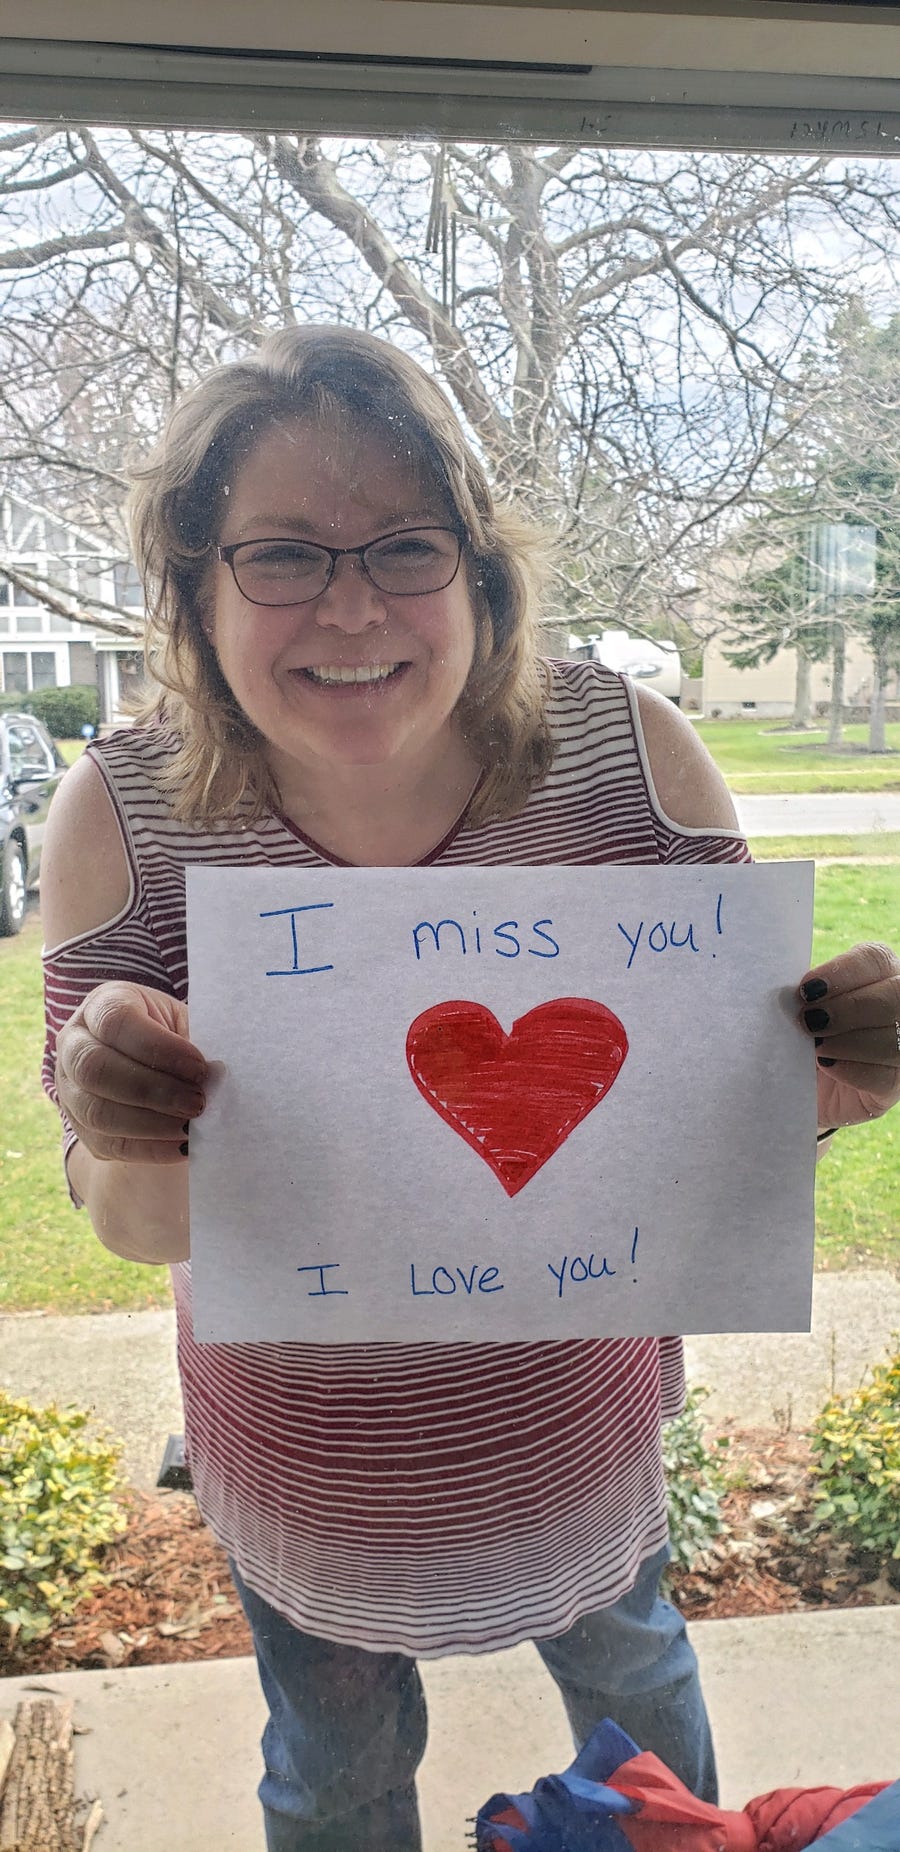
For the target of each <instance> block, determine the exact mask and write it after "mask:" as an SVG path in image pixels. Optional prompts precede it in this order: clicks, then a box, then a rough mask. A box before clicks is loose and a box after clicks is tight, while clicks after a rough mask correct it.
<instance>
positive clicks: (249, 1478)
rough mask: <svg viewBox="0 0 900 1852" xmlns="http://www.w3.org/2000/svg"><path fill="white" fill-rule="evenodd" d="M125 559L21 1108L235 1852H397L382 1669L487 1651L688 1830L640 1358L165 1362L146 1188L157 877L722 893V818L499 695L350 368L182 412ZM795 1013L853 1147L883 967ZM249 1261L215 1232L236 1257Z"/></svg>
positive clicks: (178, 1055)
mask: <svg viewBox="0 0 900 1852" xmlns="http://www.w3.org/2000/svg"><path fill="white" fill-rule="evenodd" d="M133 522H134V533H135V540H136V552H137V557H138V561H139V563H140V565H141V567H142V570H143V572H144V575H145V580H146V584H147V593H148V606H149V611H150V625H149V659H150V663H151V666H152V668H153V670H154V672H155V675H156V677H157V683H158V686H157V690H156V693H155V695H154V699H153V701H152V704H151V705H150V707H149V708H148V711H147V713H146V715H145V717H144V719H143V721H142V723H141V724H139V725H138V726H137V727H135V728H134V729H132V730H130V731H125V732H122V733H120V734H118V735H115V736H113V737H112V738H110V739H107V740H104V741H102V742H99V743H97V744H95V745H92V746H91V747H90V748H89V749H88V752H87V753H86V754H85V755H84V757H83V758H82V759H81V760H80V761H79V764H78V766H77V767H75V768H74V770H73V772H72V773H71V774H70V775H69V776H68V777H67V779H66V780H65V782H64V784H63V786H62V788H61V794H60V799H59V800H58V802H57V805H56V806H55V810H54V815H53V818H52V819H51V823H52V828H51V837H50V840H49V841H48V846H47V856H48V865H47V875H46V880H45V892H44V900H43V910H44V924H45V930H46V936H47V941H48V947H49V949H48V951H47V954H46V958H45V968H46V981H47V999H48V1040H47V1057H46V1082H47V1086H48V1088H49V1090H50V1091H51V1093H53V1095H54V1096H55V1097H56V1098H57V1099H58V1101H59V1103H60V1106H61V1107H62V1109H63V1115H64V1120H65V1124H66V1146H67V1152H68V1167H69V1177H70V1181H71V1184H72V1187H73V1191H74V1193H75V1195H76V1198H77V1199H78V1200H80V1201H82V1202H83V1203H84V1204H86V1206H87V1208H88V1210H89V1213H90V1216H91V1219H92V1221H93V1223H94V1226H95V1228H96V1230H97V1233H98V1235H99V1236H100V1238H101V1240H103V1241H104V1242H105V1243H106V1244H107V1245H108V1246H109V1247H111V1248H112V1249H113V1250H114V1251H116V1252H118V1253H120V1254H123V1255H125V1256H126V1257H128V1258H132V1259H143V1260H156V1261H169V1262H171V1263H173V1267H174V1284H175V1291H176V1301H177V1307H178V1323H179V1361H180V1368H181V1378H182V1386H183V1391H184V1399H185V1418H186V1434H187V1445H188V1452H189V1458H190V1464H191V1470H192V1474H193V1479H194V1484H195V1488H196V1491H197V1496H198V1500H199V1503H200V1507H201V1510H202V1511H203V1514H204V1516H205V1518H206V1519H207V1521H208V1522H209V1524H210V1526H211V1527H212V1529H213V1530H214V1532H215V1534H216V1536H217V1537H218V1538H219V1540H220V1541H221V1542H222V1543H223V1544H224V1545H225V1547H226V1548H227V1550H228V1552H229V1555H230V1557H231V1559H232V1564H233V1573H234V1577H235V1582H236V1586H237V1588H238V1590H239V1593H240V1595H241V1599H242V1601H243V1603H244V1606H245V1610H246V1612H247V1615H248V1618H249V1619H250V1622H251V1626H252V1628H253V1631H254V1638H255V1644H256V1649H257V1655H258V1659H259V1665H260V1673H261V1678H262V1682H263V1686H264V1689H265V1692H266V1696H267V1699H268V1702H269V1706H270V1711H271V1722H270V1725H269V1728H268V1730H267V1734H266V1745H265V1746H266V1756H267V1773H266V1776H265V1778H264V1780H263V1784H262V1789H261V1794H262V1798H263V1802H264V1807H265V1810H266V1826H267V1833H268V1837H269V1845H270V1847H271V1848H272V1849H273V1852H301V1849H303V1852H324V1849H325V1848H337V1847H340V1848H341V1852H355V1849H356V1848H359V1852H361V1849H362V1848H363V1847H366V1848H367V1849H371V1852H375V1849H376V1848H384V1852H388V1848H391V1852H392V1849H393V1848H394V1847H395V1846H396V1845H403V1846H404V1847H409V1848H412V1847H414V1846H416V1845H417V1844H418V1843H419V1831H418V1823H417V1815H416V1801H415V1792H414V1776H415V1769H416V1765H417V1762H418V1760H419V1757H420V1755H421V1752H422V1748H423V1745H424V1710H423V1704H422V1695H421V1688H420V1686H419V1682H418V1677H417V1673H416V1669H415V1658H416V1657H417V1656H419V1655H424V1656H438V1655H441V1654H444V1653H448V1652H453V1651H468V1652H484V1651H487V1650H491V1649H494V1648H498V1647H501V1646H507V1645H512V1644H514V1643H516V1642H518V1641H521V1640H525V1639H534V1640H535V1642H536V1643H537V1646H538V1650H539V1652H540V1653H541V1656H542V1657H543V1659H544V1662H545V1664H546V1665H547V1667H548V1669H549V1671H550V1672H551V1674H552V1676H553V1678H554V1679H555V1680H556V1682H557V1684H558V1686H559V1688H560V1691H561V1693H562V1696H563V1699H564V1702H565V1705H566V1708H567V1711H568V1714H569V1717H570V1720H571V1723H572V1727H573V1731H574V1732H575V1734H576V1736H577V1738H578V1739H579V1740H583V1739H584V1738H585V1737H586V1736H587V1735H588V1734H589V1733H590V1731H591V1729H592V1728H593V1726H594V1724H595V1723H596V1722H597V1720H598V1719H599V1718H601V1717H602V1716H604V1715H611V1716H614V1717H615V1718H616V1719H617V1721H618V1722H619V1723H620V1724H621V1725H622V1727H624V1728H626V1729H627V1730H629V1732H630V1733H631V1734H632V1735H633V1736H634V1737H635V1738H636V1739H637V1740H639V1741H640V1742H641V1743H642V1744H643V1745H644V1746H645V1747H648V1748H655V1749H656V1750H657V1752H658V1753H659V1754H660V1755H661V1756H662V1758H663V1759H664V1760H665V1761H666V1762H667V1763H668V1764H669V1766H670V1767H672V1768H673V1769H674V1770H676V1772H679V1773H680V1774H682V1775H683V1777H684V1778H685V1779H686V1780H687V1781H688V1783H689V1785H690V1786H691V1787H692V1788H693V1789H694V1790H695V1791H697V1792H698V1793H701V1794H704V1795H706V1796H708V1797H712V1795H713V1794H714V1791H715V1770H714V1762H713V1754H712V1746H711V1742H710V1735H709V1728H708V1724H707V1720H706V1714H705V1710H704V1706H703V1701H702V1697H701V1695H700V1690H699V1686H698V1682H697V1673H696V1664H695V1661H694V1656H693V1652H692V1649H691V1648H690V1646H689V1644H688V1642H687V1638H686V1635H685V1631H684V1626H683V1623H682V1621H681V1618H680V1616H679V1615H678V1614H677V1613H676V1612H675V1610H674V1609H673V1608H671V1607H670V1606H669V1605H668V1604H667V1603H665V1602H664V1601H663V1600H662V1599H661V1597H660V1595H659V1578H660V1575H661V1572H662V1569H663V1567H664V1565H665V1560H666V1544H665V1537H666V1514H665V1490H664V1484H663V1474H662V1459H661V1442H660V1422H661V1420H662V1419H664V1418H665V1417H666V1416H667V1415H670V1414H673V1413H675V1412H676V1411H677V1409H678V1408H679V1406H680V1398H681V1392H682V1386H683V1369H682V1357H681V1347H680V1344H679V1343H678V1341H677V1340H675V1339H669V1338H667V1339H662V1340H658V1339H656V1338H628V1339H620V1338H607V1339H602V1340H594V1339H591V1340H586V1341H581V1340H577V1341H558V1342H548V1343H538V1344H533V1343H529V1344H524V1343H519V1344H490V1345H470V1344H462V1343H460V1344H455V1345H454V1344H443V1343H434V1344H418V1345H416V1344H391V1345H384V1344H379V1343H378V1342H377V1341H375V1340H376V1334H373V1341H372V1342H371V1343H367V1344H364V1345H352V1344H335V1345H330V1346H321V1345H316V1344H310V1343H278V1344H229V1343H213V1344H207V1343H204V1344H199V1343H197V1342H196V1340H195V1337H194V1331H193V1323H192V1299H191V1275H190V1266H189V1254H190V1226H189V1208H188V1194H187V1166H186V1165H185V1163H184V1158H185V1156H186V1155H187V1152H188V1128H189V1125H190V1122H191V1120H192V1119H194V1118H196V1117H197V1116H198V1115H199V1114H200V1113H202V1111H203V1108H204V1104H205V1099H206V1091H207V1088H208V1084H209V1073H208V1070H207V1066H206V1062H205V1059H204V1054H203V1051H202V1050H201V1049H200V1048H198V1047H197V1046H196V1045H195V1044H194V1043H193V1042H192V1041H191V1039H190V1034H189V1025H188V1013H187V1001H188V972H187V961H186V937H185V901H184V870H185V866H186V865H187V864H189V863H193V862H201V863H224V864H239V865H240V864H243V865H245V866H251V867H254V866H255V867H260V866H263V865H282V866H290V867H313V868H322V867H323V866H325V867H327V866H329V865H334V864H335V863H340V862H346V861H354V862H359V863H362V864H368V865H371V864H377V863H380V864H383V865H410V864H414V863H422V862H427V863H429V864H436V865H448V866H450V865H454V864H456V865H459V864H466V865H468V864H475V865H489V864H496V865H500V864H510V863H512V864H516V863H518V864H527V863H529V862H531V863H541V864H548V863H549V864H552V863H557V862H559V863H568V864H574V865H578V864H581V865H596V864H600V863H604V862H606V863H613V862H631V863H643V864H645V865H648V866H656V867H659V866H660V865H661V864H668V863H672V864H677V863H681V864H684V863H697V862H713V863H717V862H718V863H726V862H738V863H741V862H745V861H747V859H748V855H747V850H746V845H745V844H744V842H743V840H742V839H741V837H740V834H739V832H738V830H737V827H736V824H735V821H734V813H733V810H732V807H731V802H730V799H729V797H728V794H727V792H726V791H725V789H724V786H723V785H722V783H721V780H720V778H719V776H718V774H717V772H716V770H715V768H714V766H713V764H712V762H711V760H710V759H709V758H708V756H707V754H706V752H705V749H704V748H703V747H702V745H701V744H700V743H699V742H698V740H697V739H696V736H695V734H694V733H693V731H692V729H691V727H690V725H689V723H688V722H687V721H685V720H684V719H683V718H682V717H681V716H680V715H679V714H678V713H677V712H676V710H675V709H673V708H671V707H670V706H669V705H668V704H667V703H666V702H664V701H662V700H661V699H660V698H659V697H654V696H652V695H647V694H643V693H637V692H636V691H635V690H633V689H631V688H630V687H629V685H628V684H627V682H625V681H624V680H623V679H622V678H621V677H619V676H618V675H616V674H614V673H613V672H611V671H609V670H607V669H604V668H603V667H601V666H600V665H599V664H596V663H592V662H576V663H549V662H546V661H543V660H542V659H541V658H540V657H539V655H538V653H537V644H536V630H535V615H536V612H537V610H538V609H539V604H538V592H537V587H538V577H537V570H536V562H537V559H538V556H539V548H538V546H537V544H536V542H535V540H534V537H533V535H532V534H531V533H530V531H529V529H528V528H527V527H526V526H525V525H524V523H523V521H522V520H521V518H520V517H519V516H518V515H517V514H516V513H515V512H514V510H512V509H507V508H504V507H503V506H501V505H500V504H498V503H496V502H495V499H494V496H493V494H492V491H491V488H490V486H489V483H488V481H487V478H486V475H485V473H484V471H483V469H482V467H481V465H480V464H479V462H478V461H477V459H476V458H475V456H474V454H473V453H472V451H471V450H470V449H469V447H468V446H467V445H466V443H465V441H464V439H463V436H462V433H461V431H460V428H459V426H458V424H457V423H456V420H455V419H454V418H453V416H452V414H451V412H450V409H449V406H448V405H447V402H446V400H445V399H444V397H443V395H442V394H441V392H440V391H439V389H438V388H437V386H436V385H435V384H434V382H433V381H431V380H429V379H428V378H427V377H426V376H425V375H424V374H423V373H422V372H421V371H420V369H419V368H418V367H416V366H415V365H414V364H413V363H412V362H411V361H409V360H408V359H406V358H405V357H404V356H402V355H401V354H399V353H397V352H396V351H395V350H394V349H392V348H391V347H389V346H387V345H386V344H385V343H383V342H381V341H378V340H375V339H373V338H372V337H369V336H367V335H362V334H358V333H352V332H350V331H348V330H342V329H331V328H324V329H319V328H315V327H307V328H304V329H295V330H291V331H289V332H285V333H283V334H280V335H278V336H275V337H273V338H272V339H270V340H268V341H267V342H265V343H264V344H263V345H262V347H261V348H260V349H259V350H258V353H257V354H256V355H255V356H251V357H250V358H249V359H247V360H244V361H240V362H236V363H234V364H232V365H230V366H227V367H224V368H221V369H219V370H218V371H217V372H216V373H214V374H212V375H211V376H210V377H209V378H208V379H207V380H206V381H203V382H201V383H200V385H199V386H198V387H196V388H195V389H194V390H193V392H192V393H190V394H189V395H188V396H187V397H186V398H185V399H184V400H183V401H182V402H181V404H180V405H179V406H177V407H176V409H175V411H174V412H173V414H172V417H171V419H170V421H169V424H168V427H167V429H166V432H165V433H164V436H163V438H162V440H161V442H160V444H159V446H158V447H157V449H156V450H155V451H154V452H153V453H152V454H151V456H150V457H149V458H148V459H147V461H146V463H145V464H144V465H143V466H142V467H141V469H140V471H139V473H138V483H137V488H136V491H135V496H134V504H133ZM423 529H424V530H426V535H430V536H431V538H426V541H425V542H424V544H423V541H422V537H421V530H423ZM435 535H437V538H435ZM247 549H249V553H248V551H246V550H247ZM288 590H289V591H290V593H291V601H290V602H282V600H283V598H284V595H285V592H286V591H288ZM260 593H262V594H264V599H263V598H261V597H260V596H259V594H260ZM273 593H274V599H275V601H274V602H273ZM88 855H90V856H91V858H92V863H93V866H94V867H95V868H96V870H97V876H96V879H95V880H94V881H93V882H92V883H91V884H87V885H86V884H85V882H84V880H83V868H84V864H85V859H86V857H87V856H88ZM540 923H541V924H547V922H546V921H544V922H540ZM806 984H807V989H806V991H805V992H804V993H803V996H800V995H798V997H797V1009H798V1012H799V1011H800V1009H801V1006H802V1003H803V1001H804V999H805V1001H807V1002H813V1001H815V1002H816V1004H817V1005H818V1006H819V1007H817V1009H816V1010H815V1011H810V1012H807V1014H808V1016H809V1017H810V1018H811V1020H809V1021H807V1022H806V1024H805V1027H806V1029H807V1032H808V1034H809V1037H810V1043H811V1044H812V1040H813V1031H814V1030H815V1032H816V1033H817V1034H818V1033H819V1030H820V1028H821V1018H822V1016H823V1015H826V1017H827V1022H826V1026H825V1035H826V1036H828V1035H830V1036H831V1037H832V1040H831V1043H830V1047H831V1050H832V1054H831V1055H829V1056H828V1058H827V1060H828V1071H827V1073H826V1072H824V1071H823V1072H822V1075H821V1083H820V1084H821V1089H822V1093H823V1097H824V1098H825V1101H826V1109H827V1114H828V1117H827V1119H826V1120H823V1123H824V1124H826V1125H828V1126H831V1125H835V1124H842V1123H850V1122H852V1121H853V1120H854V1119H857V1118H862V1117H867V1116H871V1115H872V1114H873V1113H875V1112H878V1111H883V1110H884V1109H885V1108H886V1107H887V1105H888V1104H889V1103H890V1101H891V1099H892V1098H894V1097H895V1095H896V1092H897V1090H898V1085H900V1077H898V1059H897V1050H896V1047H895V1045H894V1042H893V1039H892V1038H891V1039H890V1040H889V1038H888V1032H887V1024H888V1023H891V1024H892V1023H893V1019H894V1016H895V1014H896V1012H897V1007H898V992H900V980H898V978H897V975H896V961H892V960H891V958H890V955H889V954H887V953H885V952H884V951H883V950H882V949H880V948H857V950H856V952H855V953H853V954H849V955H848V956H847V957H846V958H844V959H840V958H838V959H835V960H833V961H832V963H831V964H830V965H829V966H828V967H826V968H825V969H824V970H823V972H821V973H809V974H808V976H807V980H806ZM823 998H825V999H826V1003H827V1009H825V1008H823V1007H822V999H823ZM810 1058H811V1059H812V1046H811V1047H810ZM335 1113H336V1121H335V1123H336V1131H335V1161H339V1152H340V1138H341V1137H342V1136H343V1128H342V1127H341V1123H340V1109H339V1106H338V1104H337V1102H336V1103H335ZM301 1150H302V1141H301ZM422 1187H423V1189H426V1190H427V1189H428V1187H429V1184H428V1179H427V1178H425V1179H423V1185H422ZM259 1213H260V1214H265V1204H264V1202H263V1203H261V1204H260V1205H259ZM388 1232H389V1231H388V1230H386V1231H385V1234H386V1236H387V1234H388ZM253 1237H254V1227H253V1215H248V1224H247V1229H246V1239H247V1252H248V1256H249V1255H250V1254H251V1253H252V1247H253ZM486 1532H489V1538H488V1537H487V1536H486Z"/></svg>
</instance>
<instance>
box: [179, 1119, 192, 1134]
mask: <svg viewBox="0 0 900 1852" xmlns="http://www.w3.org/2000/svg"><path fill="white" fill-rule="evenodd" d="M181 1129H182V1131H183V1133H184V1135H185V1138H187V1135H188V1132H189V1131H190V1129H191V1122H190V1119H185V1122H184V1124H183V1126H182V1128H181Z"/></svg>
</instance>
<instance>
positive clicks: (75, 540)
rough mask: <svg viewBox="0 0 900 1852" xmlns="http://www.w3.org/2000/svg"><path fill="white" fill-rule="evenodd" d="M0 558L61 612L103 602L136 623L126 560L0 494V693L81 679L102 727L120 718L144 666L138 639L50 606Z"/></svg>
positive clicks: (136, 592) (134, 588) (136, 589)
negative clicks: (94, 697)
mask: <svg viewBox="0 0 900 1852" xmlns="http://www.w3.org/2000/svg"><path fill="white" fill-rule="evenodd" d="M4 559H5V560H6V561H7V562H8V563H9V565H10V567H12V568H15V569H17V570H19V571H21V572H22V573H23V574H24V575H26V576H28V577H30V576H32V575H33V576H34V577H35V578H36V579H39V580H41V581H46V582H47V583H48V584H49V586H50V587H51V588H52V594H53V598H52V602H54V603H55V602H56V601H57V600H58V601H59V604H60V605H61V606H62V607H63V609H65V608H71V609H74V610H84V609H85V608H87V609H88V610H90V609H92V608H96V610H97V612H98V614H100V613H102V610H103V606H104V605H106V606H110V605H115V606H118V608H119V609H120V610H125V611H126V612H133V613H134V619H135V626H136V628H137V627H139V625H140V622H141V618H142V614H143V598H142V594H141V587H140V583H139V581H138V578H137V574H136V573H135V570H134V567H133V566H132V565H131V563H130V562H129V561H128V560H124V559H114V558H111V557H110V555H109V552H108V550H104V548H103V547H102V546H101V545H100V544H99V542H98V541H97V540H96V539H95V538H94V537H93V536H92V535H89V534H85V533H84V532H82V531H81V530H79V529H78V528H76V527H73V526H72V525H71V524H70V523H69V522H64V521H61V520H59V519H58V518H57V517H56V516H54V515H52V514H50V513H49V512H48V510H47V509H45V508H41V507H39V506H38V505H37V504H36V503H33V502H30V501H26V500H25V499H24V498H23V497H22V496H20V495H17V494H14V493H12V492H11V491H9V490H7V491H5V492H3V493H0V693H3V694H21V695H26V694H31V693H32V692H34V691H35V690H37V689H39V688H68V687H71V686H72V685H73V684H82V685H84V686H87V687H90V688H97V689H98V691H99V695H100V721H101V724H106V725H114V724H115V723H116V721H118V720H120V719H122V718H124V714H125V707H126V704H127V702H128V699H129V697H130V696H131V695H133V694H134V693H135V692H136V691H137V688H138V686H139V684H140V680H141V675H142V669H143V656H142V651H141V649H140V647H139V645H138V644H137V642H136V640H134V639H132V638H130V637H125V636H121V635H116V634H114V633H112V632H110V631H106V630H103V629H102V628H100V627H99V626H89V625H86V624H82V623H79V622H76V621H75V620H74V619H73V618H70V617H66V616H64V615H63V614H62V611H59V610H53V609H51V608H50V604H49V603H44V602H42V601H41V599H40V598H39V597H37V596H36V595H35V593H33V592H32V591H31V590H30V589H29V588H28V587H26V586H23V585H16V584H13V583H12V582H11V580H10V579H9V578H8V577H7V576H6V574H5V573H4V572H3V570H2V562H3V560H4ZM110 616H111V617H112V613H110Z"/></svg>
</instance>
